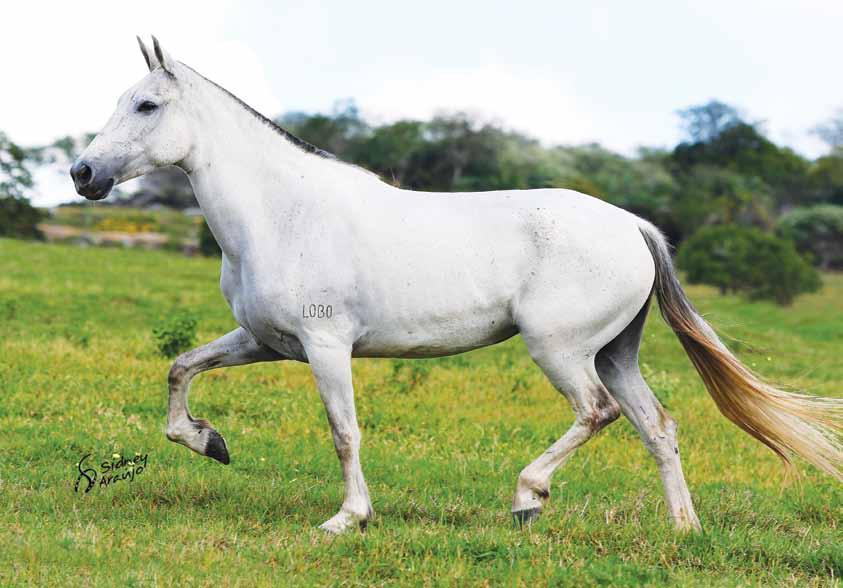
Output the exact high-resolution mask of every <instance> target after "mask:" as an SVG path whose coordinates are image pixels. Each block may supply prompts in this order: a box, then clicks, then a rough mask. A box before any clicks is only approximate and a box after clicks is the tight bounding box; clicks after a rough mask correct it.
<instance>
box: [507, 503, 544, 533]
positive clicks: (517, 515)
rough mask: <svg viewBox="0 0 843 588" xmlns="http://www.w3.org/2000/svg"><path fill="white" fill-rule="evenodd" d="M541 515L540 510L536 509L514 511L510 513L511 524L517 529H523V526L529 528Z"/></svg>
mask: <svg viewBox="0 0 843 588" xmlns="http://www.w3.org/2000/svg"><path fill="white" fill-rule="evenodd" d="M541 513H542V509H541V508H538V507H535V508H525V509H523V510H514V511H512V524H513V525H515V526H516V527H518V528H519V529H523V528H524V525H526V526H528V527H529V526H530V525H532V524H533V521H535V520H536V519H537V518H539V515H540V514H541Z"/></svg>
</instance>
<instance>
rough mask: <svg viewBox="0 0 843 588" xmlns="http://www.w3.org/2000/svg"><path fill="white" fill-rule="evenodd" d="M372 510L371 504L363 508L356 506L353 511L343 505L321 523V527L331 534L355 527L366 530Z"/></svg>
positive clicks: (337, 533)
mask: <svg viewBox="0 0 843 588" xmlns="http://www.w3.org/2000/svg"><path fill="white" fill-rule="evenodd" d="M371 512H372V509H371V507H370V506H366V507H364V508H363V509H359V508H355V509H354V511H351V510H348V509H347V507H346V505H343V507H342V509H340V511H339V512H338V513H337V514H335V515H334V516H332V517H331V518H330V519H328V520H327V521H325V522H324V523H322V524H321V525H319V528H320V529H322V530H323V531H325V532H326V533H330V534H331V535H339V534H340V533H344V532H346V531H348V530H349V529H354V528H357V529H360V530H361V531H365V530H366V527H367V526H368V522H369V519H370V518H371Z"/></svg>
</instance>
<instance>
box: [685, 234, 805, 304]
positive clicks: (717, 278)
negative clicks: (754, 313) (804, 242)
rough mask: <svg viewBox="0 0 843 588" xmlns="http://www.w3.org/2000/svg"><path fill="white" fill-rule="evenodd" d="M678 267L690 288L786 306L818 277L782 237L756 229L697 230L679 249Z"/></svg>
mask: <svg viewBox="0 0 843 588" xmlns="http://www.w3.org/2000/svg"><path fill="white" fill-rule="evenodd" d="M677 263H678V265H679V267H680V268H681V269H682V270H684V271H685V272H686V274H687V279H688V282H690V283H691V284H709V285H712V286H716V287H717V288H719V289H720V292H721V293H726V292H740V293H744V294H746V295H747V296H749V298H751V299H767V300H772V301H774V302H776V303H778V304H782V305H787V304H790V303H791V302H793V299H794V298H795V297H796V296H797V295H799V294H801V293H803V292H814V291H816V290H818V289H819V288H820V286H821V282H820V278H819V274H817V272H816V270H814V268H813V267H811V265H810V264H809V263H807V262H806V261H805V260H804V259H803V258H802V257H800V256H799V254H798V253H797V252H796V249H795V248H794V246H793V243H792V242H790V241H788V240H787V239H781V238H779V237H776V236H775V235H770V234H767V233H764V232H762V231H760V230H758V229H746V228H742V227H736V226H730V225H723V226H718V227H706V228H703V229H700V230H699V231H697V232H696V233H695V234H694V235H693V236H692V237H691V238H689V239H688V240H687V241H686V242H685V243H684V244H683V245H682V247H681V248H680V250H679V255H678V256H677Z"/></svg>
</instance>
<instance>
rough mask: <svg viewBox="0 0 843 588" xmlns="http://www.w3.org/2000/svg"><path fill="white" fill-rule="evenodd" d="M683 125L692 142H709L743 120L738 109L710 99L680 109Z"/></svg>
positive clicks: (679, 113) (678, 112)
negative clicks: (703, 102)
mask: <svg viewBox="0 0 843 588" xmlns="http://www.w3.org/2000/svg"><path fill="white" fill-rule="evenodd" d="M676 114H678V115H679V118H680V120H681V123H680V124H681V126H682V129H683V130H684V132H685V134H686V136H687V137H688V139H689V141H690V142H691V143H708V142H709V141H713V140H714V139H716V138H717V137H718V136H720V133H722V132H723V131H725V130H726V129H729V128H731V127H733V126H735V125H737V124H740V123H742V122H743V120H742V118H741V116H740V114H739V113H738V110H737V109H736V108H735V107H733V106H729V105H728V104H725V103H724V102H720V101H719V100H710V101H708V102H706V103H705V104H698V105H696V106H689V107H688V108H685V109H682V110H678V111H677V112H676Z"/></svg>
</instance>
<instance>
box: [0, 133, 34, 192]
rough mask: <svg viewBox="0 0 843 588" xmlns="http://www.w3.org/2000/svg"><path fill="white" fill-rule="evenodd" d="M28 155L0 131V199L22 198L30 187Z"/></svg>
mask: <svg viewBox="0 0 843 588" xmlns="http://www.w3.org/2000/svg"><path fill="white" fill-rule="evenodd" d="M28 159H29V154H28V153H27V151H26V150H25V149H23V148H22V147H19V146H18V145H16V144H15V143H13V142H12V141H10V140H9V138H8V137H7V136H6V134H5V133H3V132H2V131H0V197H11V198H24V197H25V196H26V192H27V190H29V188H31V187H32V174H31V173H30V171H29V169H28V168H27V165H26V162H27V160H28Z"/></svg>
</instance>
